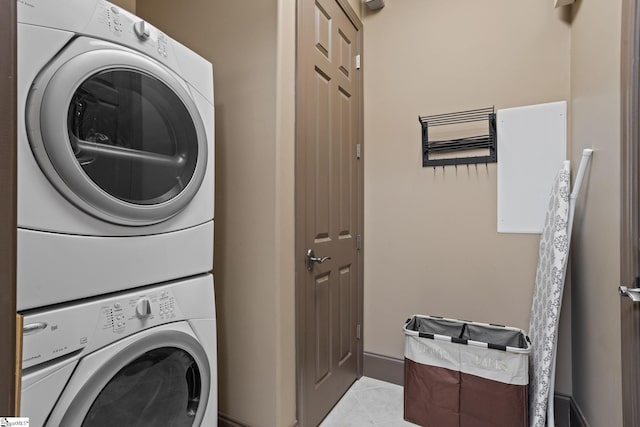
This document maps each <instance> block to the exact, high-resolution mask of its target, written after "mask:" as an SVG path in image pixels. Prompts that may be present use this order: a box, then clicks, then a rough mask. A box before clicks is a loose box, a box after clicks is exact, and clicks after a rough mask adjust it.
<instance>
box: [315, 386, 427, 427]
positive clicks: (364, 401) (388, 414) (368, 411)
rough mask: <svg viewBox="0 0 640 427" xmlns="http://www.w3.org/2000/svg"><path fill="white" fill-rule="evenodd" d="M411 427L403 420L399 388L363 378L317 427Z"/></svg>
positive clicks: (401, 396) (400, 390) (401, 390)
mask: <svg viewBox="0 0 640 427" xmlns="http://www.w3.org/2000/svg"><path fill="white" fill-rule="evenodd" d="M367 426H374V427H402V426H406V427H410V426H414V427H415V424H412V423H409V422H406V421H404V420H403V388H402V386H399V385H396V384H391V383H387V382H384V381H379V380H376V379H373V378H368V377H362V378H360V379H359V380H358V381H356V382H355V383H354V384H353V385H352V386H351V388H350V389H349V391H347V393H346V394H345V395H344V396H343V397H342V399H341V400H340V401H339V402H338V403H337V404H336V406H335V407H334V408H333V410H332V411H331V412H330V413H329V415H327V417H326V418H325V419H324V421H323V422H322V424H320V427H367Z"/></svg>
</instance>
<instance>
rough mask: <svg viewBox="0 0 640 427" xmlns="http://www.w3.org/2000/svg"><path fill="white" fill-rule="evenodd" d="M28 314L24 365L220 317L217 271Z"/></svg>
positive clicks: (31, 364)
mask: <svg viewBox="0 0 640 427" xmlns="http://www.w3.org/2000/svg"><path fill="white" fill-rule="evenodd" d="M23 315H24V322H23V323H24V328H23V353H22V367H23V368H25V369H26V368H30V367H32V366H35V365H38V364H41V363H44V362H49V361H53V360H55V359H58V358H66V357H73V356H75V355H79V354H83V353H86V352H90V351H93V350H94V349H97V348H100V347H103V346H105V345H107V344H109V343H112V342H114V341H117V340H120V339H122V338H124V337H126V336H129V335H132V334H134V333H136V332H139V331H141V330H144V329H148V328H152V327H154V326H159V325H163V324H166V323H171V322H176V321H180V320H188V319H194V318H215V307H214V300H213V278H212V277H211V275H206V276H201V277H197V278H193V279H190V280H186V281H182V282H176V283H170V284H166V285H161V286H153V287H148V288H144V289H141V290H137V291H135V292H125V293H120V294H116V295H114V296H111V297H109V298H97V299H90V300H85V301H82V302H80V303H76V304H65V305H61V306H59V307H57V308H53V309H51V310H46V311H42V310H32V311H29V312H26V313H23Z"/></svg>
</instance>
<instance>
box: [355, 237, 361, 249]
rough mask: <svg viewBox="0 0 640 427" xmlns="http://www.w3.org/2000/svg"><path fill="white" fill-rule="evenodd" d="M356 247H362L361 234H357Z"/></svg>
mask: <svg viewBox="0 0 640 427" xmlns="http://www.w3.org/2000/svg"><path fill="white" fill-rule="evenodd" d="M356 249H357V250H360V249H362V236H361V235H359V234H358V235H357V236H356Z"/></svg>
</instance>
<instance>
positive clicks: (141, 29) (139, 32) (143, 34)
mask: <svg viewBox="0 0 640 427" xmlns="http://www.w3.org/2000/svg"><path fill="white" fill-rule="evenodd" d="M133 31H134V32H135V33H136V36H138V38H139V39H140V40H142V41H145V40H146V39H148V38H149V36H150V35H151V33H150V32H149V24H147V23H146V22H145V21H138V22H136V23H135V24H133Z"/></svg>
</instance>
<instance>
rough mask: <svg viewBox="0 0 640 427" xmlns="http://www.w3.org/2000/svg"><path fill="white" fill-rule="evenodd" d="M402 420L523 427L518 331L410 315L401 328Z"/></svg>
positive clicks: (525, 363) (522, 355)
mask: <svg viewBox="0 0 640 427" xmlns="http://www.w3.org/2000/svg"><path fill="white" fill-rule="evenodd" d="M404 333H405V353H404V354H405V363H404V380H405V382H404V418H405V420H407V421H410V422H412V423H416V424H419V425H421V426H425V427H527V426H528V405H529V404H528V385H529V353H530V351H531V344H530V342H529V338H528V337H527V336H526V335H525V333H524V332H523V331H522V330H521V329H517V328H510V327H505V326H499V325H488V324H485V323H477V322H469V321H464V320H456V319H446V318H442V317H435V316H418V315H415V316H413V317H412V318H411V319H409V320H408V321H407V323H406V324H405V326H404Z"/></svg>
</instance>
